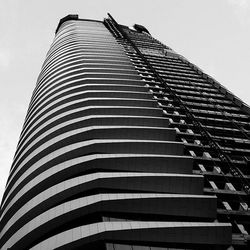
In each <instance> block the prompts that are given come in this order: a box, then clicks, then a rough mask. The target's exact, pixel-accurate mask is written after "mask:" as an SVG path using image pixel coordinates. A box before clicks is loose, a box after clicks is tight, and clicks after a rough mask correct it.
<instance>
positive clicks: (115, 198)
mask: <svg viewBox="0 0 250 250" xmlns="http://www.w3.org/2000/svg"><path fill="white" fill-rule="evenodd" d="M249 113H250V111H249V107H248V106H247V105H245V104H244V103H242V102H241V101H240V100H239V99H238V98H236V97H235V96H234V95H233V94H232V93H230V92H229V91H227V90H226V89H225V88H224V87H223V86H221V85H220V84H219V83H217V82H216V81H215V80H213V79H211V78H210V77H209V76H207V75H206V74H204V73H203V72H202V71H201V70H200V69H198V68H197V67H196V66H194V65H193V64H191V63H190V62H188V61H187V60H186V59H185V58H183V57H182V56H180V55H178V54H177V53H176V52H174V51H173V50H172V49H170V48H169V47H167V46H165V45H163V44H162V43H160V42H159V41H157V40H156V39H154V38H153V37H152V36H151V35H150V34H149V32H148V30H147V29H146V28H145V27H143V26H141V25H135V26H134V28H128V27H126V26H123V25H119V24H118V23H117V22H116V21H115V20H114V19H113V18H112V17H111V16H110V15H109V17H108V18H107V19H105V20H104V21H103V22H100V21H95V20H84V19H78V16H77V15H69V16H67V17H65V18H63V19H62V20H61V21H60V23H59V25H58V28H57V30H56V35H55V39H54V41H53V43H52V45H51V48H50V49H49V51H48V53H47V57H46V59H45V62H44V64H43V66H42V70H41V73H40V75H39V77H38V81H37V85H36V87H35V90H34V92H33V95H32V99H31V102H30V106H29V109H28V112H27V116H26V119H25V123H24V126H23V130H22V133H21V136H20V140H19V143H18V146H17V151H16V154H15V157H14V161H13V165H12V167H11V171H10V175H9V179H8V182H7V185H6V190H5V193H4V196H3V200H2V204H1V214H0V220H1V223H0V231H1V233H0V247H1V249H12V250H13V249H18V250H20V249H107V250H122V249H125V250H132V249H136V250H140V249H143V250H161V249H247V248H248V247H249V245H248V244H249V235H248V232H249V231H250V227H249V209H248V205H249V192H250V189H249V156H250V149H249V148H250V147H249V145H250V140H249V129H250V123H249Z"/></svg>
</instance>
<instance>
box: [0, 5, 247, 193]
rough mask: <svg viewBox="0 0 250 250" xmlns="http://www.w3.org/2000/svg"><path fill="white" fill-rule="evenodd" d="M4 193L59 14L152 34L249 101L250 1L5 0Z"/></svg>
mask: <svg viewBox="0 0 250 250" xmlns="http://www.w3.org/2000/svg"><path fill="white" fill-rule="evenodd" d="M0 6H1V7H0V32H1V33H0V87H1V89H0V90H1V91H0V95H1V96H0V109H1V112H0V114H1V116H0V198H1V197H2V193H3V190H4V186H5V184H6V179H7V176H8V172H9V169H10V166H11V162H12V158H13V156H14V152H15V148H16V145H17V141H18V137H19V134H20V132H21V128H22V124H23V121H24V117H25V114H26V111H27V107H28V104H29V100H30V97H31V93H32V91H33V88H34V86H35V83H36V78H37V76H38V74H39V71H40V69H41V65H42V62H43V61H44V59H45V54H46V52H47V50H48V49H49V46H50V44H51V42H52V39H53V37H54V31H55V29H56V26H57V24H58V22H59V19H61V18H62V17H64V16H65V15H68V14H79V17H80V18H89V19H97V20H103V18H104V17H106V13H107V12H110V13H111V14H112V15H113V17H114V18H115V19H116V20H117V21H118V22H119V23H121V24H125V25H128V26H132V25H133V24H134V23H139V24H142V25H144V26H145V27H147V29H148V30H149V31H150V32H151V34H152V35H153V36H154V37H156V38H158V39H159V40H160V41H161V42H163V43H164V44H166V45H168V46H169V47H171V48H172V49H174V50H175V51H177V52H178V53H180V54H182V55H183V56H185V57H186V58H187V59H189V60H190V61H191V62H193V63H195V64H196V65H197V66H199V67H200V68H201V69H203V70H204V71H205V72H206V73H208V74H210V75H211V76H213V77H214V78H215V79H216V80H218V81H219V82H220V83H221V84H223V85H224V86H225V87H226V88H228V89H229V90H231V91H232V92H233V93H235V94H236V95H237V96H238V97H239V98H241V99H242V100H243V101H244V102H246V103H247V104H249V103H250V95H249V91H250V87H249V84H250V70H249V66H250V1H248V0H150V1H149V0H121V1H120V0H99V1H98V0H90V1H89V0H79V1H77V0H71V1H64V0H41V1H40V0H36V1H34V0H22V1H21V0H0Z"/></svg>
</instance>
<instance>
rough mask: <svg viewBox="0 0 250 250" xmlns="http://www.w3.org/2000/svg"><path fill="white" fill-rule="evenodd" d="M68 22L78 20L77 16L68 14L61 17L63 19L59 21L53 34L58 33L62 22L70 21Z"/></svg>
mask: <svg viewBox="0 0 250 250" xmlns="http://www.w3.org/2000/svg"><path fill="white" fill-rule="evenodd" d="M70 20H78V15H77V14H70V15H67V16H65V17H63V18H62V19H61V20H60V22H59V24H58V25H57V28H56V31H55V33H57V32H58V30H59V28H60V26H61V25H62V24H63V23H64V22H66V21H70Z"/></svg>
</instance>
